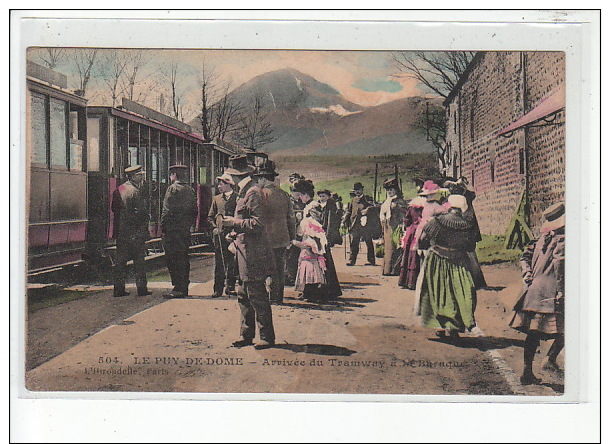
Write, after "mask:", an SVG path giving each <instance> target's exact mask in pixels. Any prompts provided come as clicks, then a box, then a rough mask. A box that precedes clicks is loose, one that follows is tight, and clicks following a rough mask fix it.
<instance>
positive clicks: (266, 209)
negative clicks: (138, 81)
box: [112, 155, 564, 384]
mask: <svg viewBox="0 0 610 444" xmlns="http://www.w3.org/2000/svg"><path fill="white" fill-rule="evenodd" d="M125 172H126V174H127V177H128V180H127V181H126V182H125V183H124V184H123V185H121V186H120V187H119V188H118V189H117V190H116V191H115V193H114V196H113V205H112V208H113V211H114V212H115V215H116V216H115V217H116V218H117V222H119V224H118V227H119V229H118V231H117V232H118V235H117V263H116V266H115V273H116V274H115V289H114V295H115V296H116V297H121V296H126V295H128V293H127V292H126V291H125V274H126V273H125V266H126V263H127V260H129V259H130V258H132V259H133V261H134V269H135V274H136V287H137V292H138V295H147V294H150V292H149V291H148V288H147V282H146V273H145V271H144V265H143V264H144V256H145V241H146V239H147V238H148V236H147V225H148V217H147V215H148V213H147V210H146V208H147V207H146V202H145V197H144V196H143V194H144V193H140V192H139V190H140V187H141V184H142V181H143V175H144V171H143V169H142V167H141V166H133V167H129V168H127V169H126V170H125ZM186 174H187V168H186V167H185V166H182V165H175V166H172V167H171V168H170V178H171V180H172V185H171V186H170V187H169V188H168V190H167V193H166V195H165V199H164V202H163V212H162V218H161V223H162V229H163V243H164V249H165V256H166V259H167V266H168V269H169V272H170V275H171V280H172V284H173V287H174V288H173V290H172V291H171V292H169V293H166V294H164V297H166V298H181V297H185V296H187V295H188V285H189V259H188V251H189V245H190V228H191V226H192V225H193V222H194V219H195V217H196V214H197V204H196V197H195V194H194V191H193V190H192V188H191V187H190V186H189V185H188V184H187V183H186ZM277 176H278V173H277V171H276V166H275V163H274V162H273V161H271V160H269V159H266V160H265V161H264V162H263V163H262V164H261V165H259V166H257V167H254V166H252V165H250V164H249V163H248V161H247V157H246V156H245V155H241V156H233V157H232V158H231V159H230V166H229V168H226V169H225V171H224V172H223V174H222V175H220V176H219V177H217V178H216V185H217V190H218V194H216V196H214V198H213V201H212V205H211V207H210V211H209V215H208V216H209V222H210V224H211V226H212V228H213V230H212V240H213V245H214V252H215V254H214V257H215V265H214V287H213V288H214V290H213V291H214V293H213V296H214V297H220V296H223V295H225V296H236V297H237V300H238V304H239V308H240V313H241V328H240V338H239V340H237V341H235V342H234V343H233V346H235V347H244V346H249V345H254V342H253V341H254V337H255V332H256V329H257V328H258V331H259V339H260V340H259V342H258V343H257V344H256V347H257V348H259V349H260V348H267V347H272V346H273V345H274V344H275V332H274V328H273V318H272V312H271V305H272V304H283V301H284V287H285V286H290V285H292V286H294V288H295V289H296V291H297V292H298V293H299V297H300V298H302V299H303V300H306V301H310V302H314V303H315V302H324V301H329V300H333V299H336V298H338V297H340V296H341V294H342V292H341V286H340V283H339V280H338V277H337V272H336V268H335V263H334V260H333V256H332V247H333V246H335V245H342V244H344V248H345V249H346V254H347V247H348V246H349V260H348V261H347V264H346V265H347V266H355V265H356V262H357V259H358V254H359V250H360V245H361V243H362V242H364V244H365V246H366V263H365V265H369V266H375V265H376V258H377V257H378V256H379V257H383V269H382V274H383V275H385V276H397V277H398V280H397V285H398V286H399V287H401V288H405V289H409V290H415V304H414V312H415V314H417V315H418V316H420V317H421V322H422V325H424V326H426V327H429V328H432V329H435V330H436V336H438V337H439V338H440V339H441V340H446V341H457V340H458V339H459V337H460V333H462V332H465V331H467V330H468V331H469V330H472V329H473V328H474V327H475V326H476V321H475V310H476V305H477V290H478V289H481V288H483V287H485V286H486V285H487V284H486V281H485V277H484V276H483V272H482V270H481V267H480V265H479V262H478V260H477V256H476V246H477V243H478V242H479V241H481V239H482V238H481V233H480V230H479V225H478V222H477V218H476V214H475V210H474V207H473V201H474V199H475V193H474V191H472V190H471V189H469V187H468V183H467V181H466V180H465V179H464V178H460V179H457V180H456V179H443V180H432V179H428V180H424V179H416V180H415V184H416V187H417V192H418V196H417V197H415V198H413V199H410V200H409V201H407V200H405V199H404V197H403V195H402V187H401V184H400V182H399V180H398V178H397V177H394V178H389V179H387V180H386V181H385V182H383V188H384V189H385V192H386V198H385V200H384V201H383V202H380V203H378V202H376V201H375V199H374V198H373V197H371V196H369V195H367V194H365V192H364V186H363V184H362V183H360V182H357V183H355V184H354V186H353V189H352V190H351V192H350V201H349V202H348V203H347V205H346V206H345V208H343V203H342V199H341V197H340V196H338V195H337V194H336V193H333V192H331V191H330V190H328V189H319V190H317V191H316V189H315V185H314V183H313V182H312V181H311V180H308V179H306V178H305V177H304V176H302V175H300V174H298V173H294V174H291V175H290V177H289V181H290V193H287V192H286V191H284V190H282V189H281V188H280V187H279V186H278V185H277V183H276V178H277ZM544 218H545V222H544V224H543V226H542V230H541V237H540V238H539V239H537V240H534V241H533V242H532V243H531V244H530V245H529V246H528V247H527V248H526V251H525V253H524V254H523V257H522V260H521V263H522V268H523V279H524V285H525V287H524V288H525V291H524V292H523V294H522V296H521V297H520V298H519V300H518V302H517V304H516V305H515V315H514V317H513V319H512V320H511V322H510V325H511V327H513V328H515V329H517V330H519V331H522V332H524V333H526V334H527V337H526V340H525V350H524V372H523V375H522V377H521V382H522V383H523V384H532V383H538V382H539V381H540V380H539V379H538V378H537V377H536V376H535V375H534V373H533V370H532V363H533V360H534V356H535V354H536V351H537V349H538V347H539V344H540V341H541V340H546V339H554V343H553V345H552V346H551V349H550V351H549V354H548V359H547V362H546V363H545V368H546V369H549V370H554V371H558V370H559V367H558V365H557V362H556V359H557V356H558V354H559V352H560V351H561V350H562V348H563V343H564V341H563V279H564V278H563V276H564V271H563V266H564V265H563V264H564V262H563V261H564V231H563V230H564V207H563V204H561V203H560V204H556V205H553V206H551V207H550V208H549V209H548V210H547V211H546V212H545V213H544ZM380 246H383V253H380V248H378V247H380Z"/></svg>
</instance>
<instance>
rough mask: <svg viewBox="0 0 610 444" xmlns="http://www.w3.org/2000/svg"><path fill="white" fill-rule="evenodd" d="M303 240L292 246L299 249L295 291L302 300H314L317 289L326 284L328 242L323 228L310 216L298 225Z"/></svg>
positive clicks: (294, 241) (296, 241) (295, 241)
mask: <svg viewBox="0 0 610 444" xmlns="http://www.w3.org/2000/svg"><path fill="white" fill-rule="evenodd" d="M299 231H301V233H302V234H303V239H302V240H300V241H298V240H293V241H292V244H293V245H295V246H297V247H298V248H300V249H301V253H300V255H299V266H298V270H297V277H296V280H295V289H296V290H297V291H300V292H302V297H303V298H304V299H315V298H316V296H317V293H318V292H319V291H318V290H319V288H320V287H321V286H323V285H324V284H326V283H327V281H326V277H325V273H326V259H325V258H324V254H325V253H326V249H327V245H328V242H327V240H326V234H325V232H324V228H323V227H322V225H321V224H320V222H318V221H317V220H316V219H315V218H314V217H312V216H311V215H309V214H308V215H307V216H305V218H303V220H302V221H301V224H300V230H299Z"/></svg>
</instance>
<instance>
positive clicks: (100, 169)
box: [26, 62, 267, 273]
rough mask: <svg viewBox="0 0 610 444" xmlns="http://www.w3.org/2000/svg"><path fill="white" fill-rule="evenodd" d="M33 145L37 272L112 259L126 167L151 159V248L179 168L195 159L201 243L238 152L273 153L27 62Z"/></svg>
mask: <svg viewBox="0 0 610 444" xmlns="http://www.w3.org/2000/svg"><path fill="white" fill-rule="evenodd" d="M26 117H27V121H28V122H29V125H28V126H27V137H26V145H27V149H28V153H29V155H28V166H29V168H28V171H29V178H28V181H29V196H30V205H29V214H28V222H29V223H28V271H29V272H30V273H32V272H37V271H45V270H48V269H52V268H54V267H58V266H63V265H66V264H76V263H81V262H82V261H86V262H87V263H89V264H91V265H96V264H100V263H107V262H108V258H110V259H112V256H113V250H114V238H115V234H116V233H115V231H116V229H115V220H114V214H113V212H112V210H111V203H112V195H113V193H114V191H115V190H116V188H117V187H118V186H119V185H120V184H122V183H123V182H124V181H125V180H126V178H125V174H124V170H125V168H127V167H128V166H130V165H142V166H143V167H144V169H145V170H146V182H145V192H146V193H148V195H149V202H150V222H149V232H150V237H151V240H150V241H149V249H150V250H151V251H153V252H159V253H162V247H161V242H160V237H161V224H160V220H161V210H162V205H163V197H164V195H165V191H166V190H167V187H168V186H169V166H170V165H174V164H183V165H186V166H188V169H189V181H190V183H191V185H192V187H193V189H194V190H195V191H196V192H197V201H198V215H197V220H196V224H195V230H194V233H193V243H194V244H205V243H207V242H209V232H210V230H209V226H208V221H207V214H208V211H209V208H210V205H211V202H212V197H213V195H214V191H215V190H214V185H215V178H216V177H217V176H219V175H221V174H222V172H223V170H224V168H226V167H227V166H228V165H229V158H230V157H231V156H232V155H236V154H246V155H247V156H248V159H249V161H250V163H252V164H254V165H258V164H260V163H261V162H262V160H263V159H265V158H266V157H267V156H266V154H264V153H258V152H255V151H253V150H250V149H247V148H245V147H241V146H236V145H234V144H230V143H227V142H224V141H218V140H215V141H212V142H208V143H206V142H205V141H204V139H203V138H202V137H201V136H200V135H198V134H196V133H194V132H193V131H192V128H191V127H190V126H189V125H187V124H185V123H184V122H181V121H179V120H176V119H173V118H171V117H169V116H166V115H164V114H162V113H159V112H158V111H155V110H153V109H150V108H147V107H145V106H143V105H140V104H138V103H136V102H133V101H130V100H127V99H123V100H122V103H121V106H119V107H110V106H88V105H87V101H86V100H85V99H84V98H82V97H80V96H78V95H76V94H73V93H71V92H69V91H68V90H67V79H66V76H65V75H63V74H60V73H57V72H55V71H52V70H49V69H47V68H45V67H42V66H40V65H36V64H34V63H31V62H28V65H27V106H26Z"/></svg>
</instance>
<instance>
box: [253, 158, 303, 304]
mask: <svg viewBox="0 0 610 444" xmlns="http://www.w3.org/2000/svg"><path fill="white" fill-rule="evenodd" d="M277 176H278V173H277V172H276V171H275V163H274V162H273V161H271V160H267V161H266V162H265V163H263V164H262V165H260V166H259V167H258V168H257V169H256V171H255V172H254V174H253V175H252V177H253V178H254V179H255V180H256V181H257V184H258V186H259V187H260V188H261V192H262V193H263V217H262V220H261V223H262V224H263V226H264V227H265V232H266V234H267V239H268V240H269V246H270V247H271V250H272V252H273V258H274V262H275V273H274V274H273V275H272V276H271V285H270V291H269V293H270V294H269V299H270V300H271V303H274V304H282V303H283V301H284V283H285V274H284V269H285V268H286V249H287V248H290V246H291V245H292V240H293V239H295V237H296V218H295V215H294V210H293V208H292V202H291V200H290V195H289V194H288V193H286V192H285V191H284V190H282V189H280V188H279V187H278V186H277V185H276V184H275V178H276V177H277Z"/></svg>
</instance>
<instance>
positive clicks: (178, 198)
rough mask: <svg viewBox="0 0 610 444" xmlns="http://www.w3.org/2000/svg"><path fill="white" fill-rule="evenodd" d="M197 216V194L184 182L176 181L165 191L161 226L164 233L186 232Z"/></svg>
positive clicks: (189, 229)
mask: <svg viewBox="0 0 610 444" xmlns="http://www.w3.org/2000/svg"><path fill="white" fill-rule="evenodd" d="M196 217H197V196H196V195H195V191H193V188H192V187H191V186H190V185H189V184H188V183H185V182H180V181H176V182H174V183H173V184H171V185H170V186H169V187H168V188H167V191H166V192H165V198H164V199H163V211H162V212H161V227H162V229H163V232H164V233H169V232H181V233H188V232H190V231H191V226H193V224H194V223H195V218H196Z"/></svg>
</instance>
